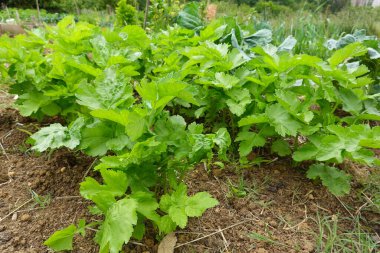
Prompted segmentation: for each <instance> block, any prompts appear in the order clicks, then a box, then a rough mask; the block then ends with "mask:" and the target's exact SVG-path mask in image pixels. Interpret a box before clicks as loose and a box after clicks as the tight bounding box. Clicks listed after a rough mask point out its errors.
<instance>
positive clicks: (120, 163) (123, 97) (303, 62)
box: [0, 1, 380, 253]
mask: <svg viewBox="0 0 380 253" xmlns="http://www.w3.org/2000/svg"><path fill="white" fill-rule="evenodd" d="M123 2H124V3H125V1H123ZM123 5H124V4H123ZM193 17H195V18H196V19H193ZM178 23H179V24H180V25H182V27H181V26H175V27H168V29H167V30H166V31H162V32H158V33H153V34H152V36H151V37H148V36H147V35H146V33H145V31H144V30H143V29H142V28H141V27H139V26H135V25H127V26H124V25H122V26H120V27H116V28H115V29H107V28H105V29H100V28H98V27H96V26H93V25H90V24H87V23H82V22H79V23H76V22H75V21H74V19H73V18H72V17H66V18H65V19H63V20H62V21H61V22H60V23H58V25H57V26H56V27H49V26H47V27H46V30H36V31H34V32H31V33H30V34H29V35H28V36H27V37H25V36H19V37H16V38H14V39H11V38H8V37H1V38H0V45H1V48H2V50H0V71H1V75H2V77H4V78H7V80H11V82H12V84H11V85H10V92H11V93H13V94H17V95H18V100H17V101H16V107H17V108H18V110H19V111H20V113H21V114H22V115H23V116H30V117H35V118H38V119H42V118H45V117H51V116H56V115H59V116H61V117H62V118H64V119H65V122H67V123H66V124H64V125H62V124H60V123H54V124H51V125H50V126H47V127H43V128H41V129H40V130H39V131H37V132H36V133H34V134H33V135H32V136H31V137H30V142H31V143H32V144H33V147H32V149H33V150H35V151H38V152H44V151H47V150H54V149H58V148H69V149H73V150H79V151H81V152H83V153H85V154H87V155H90V156H95V157H98V158H99V163H98V164H96V166H95V170H96V171H98V172H99V173H100V175H101V180H100V181H98V180H96V179H94V178H92V177H87V178H86V179H85V180H84V182H82V183H81V185H80V194H81V195H82V196H83V197H84V198H85V199H88V200H91V201H92V202H93V205H92V206H91V207H90V211H91V213H93V214H96V215H99V216H102V217H103V219H101V220H100V221H97V222H95V223H89V224H87V223H86V222H85V221H84V220H80V221H79V222H78V224H76V225H74V224H73V225H70V226H69V227H67V228H65V229H63V230H60V231H57V232H56V233H54V234H53V235H52V236H51V237H50V238H49V239H48V240H47V241H46V242H45V244H46V245H47V246H49V247H51V248H52V249H54V250H70V249H72V241H73V237H74V236H75V235H78V234H79V235H84V234H85V229H86V228H88V227H96V228H97V233H96V236H95V241H96V242H97V243H98V244H99V245H100V252H112V253H116V252H119V251H120V250H121V249H122V247H123V245H124V244H125V243H128V242H129V240H130V239H131V238H132V237H133V238H136V239H138V240H140V239H142V238H143V236H144V233H145V226H146V224H147V223H150V225H151V226H153V227H154V228H155V229H156V231H157V233H158V234H162V235H163V234H167V233H170V232H172V231H174V230H176V229H177V227H179V228H184V227H186V225H187V223H188V219H189V218H190V217H199V216H201V215H202V214H203V213H204V212H205V211H206V210H207V209H208V208H212V207H214V206H216V205H217V204H218V201H217V200H216V199H214V198H213V197H212V196H211V195H210V194H209V193H207V192H199V193H196V194H194V195H189V194H188V189H187V187H186V185H185V183H184V179H185V177H186V175H187V173H188V172H189V171H190V170H191V169H192V168H193V167H194V166H195V165H196V164H198V163H200V162H201V161H206V162H207V161H212V160H219V161H225V162H228V161H231V160H236V161H237V160H239V161H240V163H242V164H249V163H251V162H257V161H252V159H250V157H251V156H250V155H251V154H252V153H254V154H256V153H257V154H259V153H263V152H259V151H266V153H267V154H268V155H271V156H279V157H289V158H291V159H293V160H294V162H296V163H299V164H303V165H304V167H307V173H306V175H307V177H308V178H310V179H313V180H314V179H318V180H320V181H321V182H322V184H323V185H325V186H326V187H327V188H328V189H329V190H330V192H332V193H333V194H335V195H337V196H340V195H344V194H347V193H348V192H349V191H350V176H349V175H348V174H347V173H346V172H344V170H341V169H340V167H339V166H337V164H342V163H343V162H344V161H345V160H351V161H354V162H357V163H361V164H365V165H369V166H377V165H379V164H380V162H379V159H378V158H377V157H376V156H375V154H374V152H373V149H374V148H380V146H379V145H380V144H379V143H380V127H378V126H374V125H373V124H371V122H372V121H376V120H377V121H378V120H380V108H379V103H378V102H377V100H376V96H375V95H373V94H371V93H369V92H368V90H369V87H370V85H371V84H372V82H373V80H372V79H371V78H370V75H369V72H370V70H369V68H368V67H366V66H365V65H363V64H361V62H360V61H359V60H358V59H360V57H364V56H366V57H367V56H368V57H370V58H373V57H377V54H374V52H373V51H372V50H371V49H369V47H368V46H366V45H365V44H363V43H362V42H361V41H355V42H353V43H349V44H347V45H345V46H344V47H341V48H337V49H334V50H332V51H331V54H330V55H329V57H328V58H327V59H322V58H319V57H316V56H313V55H308V54H306V53H300V54H295V53H293V49H294V47H295V45H296V43H297V40H296V39H295V38H293V37H291V36H290V37H287V38H286V39H285V40H284V41H283V42H281V43H280V44H279V45H273V44H271V42H272V32H271V31H270V30H268V29H260V30H255V31H252V30H243V29H242V28H241V27H240V25H239V24H237V23H236V21H235V20H234V19H232V18H225V19H219V20H215V21H213V22H212V23H210V24H208V25H206V24H205V23H204V22H203V21H202V20H201V19H200V18H199V12H198V11H196V8H194V5H190V6H189V7H188V8H185V10H184V11H183V12H182V13H181V14H180V16H179V18H178ZM123 24H124V23H123ZM257 159H259V158H257Z"/></svg>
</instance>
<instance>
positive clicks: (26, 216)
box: [20, 213, 31, 221]
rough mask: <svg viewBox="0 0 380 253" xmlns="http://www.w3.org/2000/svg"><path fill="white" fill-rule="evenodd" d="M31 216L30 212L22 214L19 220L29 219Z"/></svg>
mask: <svg viewBox="0 0 380 253" xmlns="http://www.w3.org/2000/svg"><path fill="white" fill-rule="evenodd" d="M30 218H31V216H30V214H27V213H26V214H23V215H22V216H21V218H20V220H21V221H29V220H30Z"/></svg>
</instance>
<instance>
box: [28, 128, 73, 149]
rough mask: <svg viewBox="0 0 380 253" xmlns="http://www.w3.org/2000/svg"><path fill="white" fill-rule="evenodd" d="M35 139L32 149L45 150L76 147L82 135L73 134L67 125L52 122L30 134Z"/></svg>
mask: <svg viewBox="0 0 380 253" xmlns="http://www.w3.org/2000/svg"><path fill="white" fill-rule="evenodd" d="M30 138H31V139H32V140H33V141H34V146H33V147H32V149H34V150H37V151H39V152H43V151H45V150H47V149H49V148H50V149H57V148H60V147H68V148H71V149H73V148H75V147H76V146H78V145H79V141H80V136H78V135H76V136H75V135H71V134H70V131H69V130H68V129H67V127H64V126H62V125H61V124H60V123H54V124H51V125H50V126H48V127H44V128H41V129H40V130H39V131H38V132H36V133H34V134H33V135H31V136H30Z"/></svg>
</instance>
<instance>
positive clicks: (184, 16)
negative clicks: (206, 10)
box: [177, 2, 203, 31]
mask: <svg viewBox="0 0 380 253" xmlns="http://www.w3.org/2000/svg"><path fill="white" fill-rule="evenodd" d="M177 23H178V24H179V25H180V26H182V27H185V28H187V29H192V30H195V31H197V30H199V29H201V28H202V27H203V22H202V18H201V15H200V13H199V4H198V3H197V2H191V3H188V4H186V5H185V7H184V8H183V10H182V11H180V12H179V14H178V17H177Z"/></svg>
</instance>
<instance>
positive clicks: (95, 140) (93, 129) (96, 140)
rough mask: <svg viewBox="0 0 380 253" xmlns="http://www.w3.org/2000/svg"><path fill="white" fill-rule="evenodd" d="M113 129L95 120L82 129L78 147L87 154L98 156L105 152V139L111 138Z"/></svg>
mask: <svg viewBox="0 0 380 253" xmlns="http://www.w3.org/2000/svg"><path fill="white" fill-rule="evenodd" d="M113 134H114V132H113V130H112V129H111V128H110V127H109V126H108V125H107V124H105V123H103V122H97V123H95V124H93V125H91V126H87V127H85V128H84V129H83V130H82V139H81V143H80V148H81V149H83V150H84V151H85V152H86V153H87V154H88V155H91V156H98V155H105V154H106V153H107V150H108V148H107V141H108V140H109V139H112V138H113V137H114V136H113Z"/></svg>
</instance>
